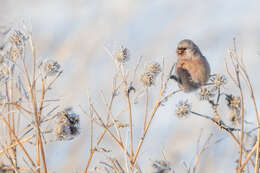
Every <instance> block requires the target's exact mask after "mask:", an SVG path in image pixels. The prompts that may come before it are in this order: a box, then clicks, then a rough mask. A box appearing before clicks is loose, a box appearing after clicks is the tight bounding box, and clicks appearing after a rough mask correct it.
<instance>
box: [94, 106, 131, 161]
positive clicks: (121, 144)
mask: <svg viewBox="0 0 260 173" xmlns="http://www.w3.org/2000/svg"><path fill="white" fill-rule="evenodd" d="M90 106H91V109H92V110H93V112H94V113H95V115H96V116H97V118H98V120H99V121H100V123H101V126H102V127H103V128H104V129H105V130H106V131H107V132H108V134H109V135H110V136H111V137H112V138H113V140H114V141H115V142H116V143H117V144H118V145H119V146H120V148H121V149H122V150H123V151H124V152H126V154H127V156H128V158H129V160H131V155H130V154H129V153H128V152H127V149H126V147H125V146H124V144H123V142H122V141H120V140H119V139H117V137H115V135H114V134H113V133H112V132H111V131H110V130H109V128H108V127H107V126H106V125H105V123H104V122H103V120H102V118H101V116H100V115H99V114H98V112H97V111H96V109H95V108H94V106H93V104H90Z"/></svg>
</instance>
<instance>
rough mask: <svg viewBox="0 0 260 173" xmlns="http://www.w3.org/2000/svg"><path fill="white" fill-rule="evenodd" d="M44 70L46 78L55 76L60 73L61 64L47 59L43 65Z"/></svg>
mask: <svg viewBox="0 0 260 173" xmlns="http://www.w3.org/2000/svg"><path fill="white" fill-rule="evenodd" d="M41 66H42V70H43V72H44V73H45V75H46V76H53V75H55V74H57V73H59V72H60V67H61V66H60V64H58V62H57V61H55V60H52V59H47V60H45V61H43V62H42V63H41Z"/></svg>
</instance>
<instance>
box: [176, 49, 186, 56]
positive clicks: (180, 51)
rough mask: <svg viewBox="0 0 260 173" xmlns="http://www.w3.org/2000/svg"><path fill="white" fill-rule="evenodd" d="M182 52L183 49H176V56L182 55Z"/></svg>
mask: <svg viewBox="0 0 260 173" xmlns="http://www.w3.org/2000/svg"><path fill="white" fill-rule="evenodd" d="M183 52H184V50H183V49H177V50H176V53H177V54H178V55H180V54H182V53H183Z"/></svg>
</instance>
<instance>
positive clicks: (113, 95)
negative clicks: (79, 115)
mask: <svg viewBox="0 0 260 173" xmlns="http://www.w3.org/2000/svg"><path fill="white" fill-rule="evenodd" d="M117 89H118V88H115V87H114V91H113V92H112V96H111V98H110V101H109V104H108V108H107V117H106V121H107V122H106V126H107V125H108V124H109V118H110V112H111V108H112V104H113V101H114V98H115V93H116V92H117ZM91 117H92V116H91ZM91 123H93V117H92V118H91ZM92 125H93V124H92ZM106 132H107V130H105V129H104V131H103V132H102V134H101V135H100V136H99V138H98V140H97V144H96V146H95V147H94V148H93V146H92V145H91V146H92V147H91V150H90V155H89V158H88V161H87V165H86V168H85V170H84V173H87V171H88V168H89V166H90V163H91V160H92V158H93V156H94V153H95V152H96V151H97V147H98V145H99V144H100V143H101V141H102V139H103V137H104V136H105V134H106ZM92 133H93V132H91V134H92ZM91 138H92V140H93V137H91ZM91 143H92V144H93V142H91Z"/></svg>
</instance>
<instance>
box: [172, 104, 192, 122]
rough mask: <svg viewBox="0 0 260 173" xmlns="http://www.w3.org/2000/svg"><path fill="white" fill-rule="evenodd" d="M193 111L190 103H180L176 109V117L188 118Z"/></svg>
mask: <svg viewBox="0 0 260 173" xmlns="http://www.w3.org/2000/svg"><path fill="white" fill-rule="evenodd" d="M190 111H191V104H189V103H188V101H187V100H186V101H180V102H179V103H178V105H177V107H176V110H175V112H176V115H177V116H178V117H179V118H183V117H186V116H187V115H188V114H189V113H190Z"/></svg>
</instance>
